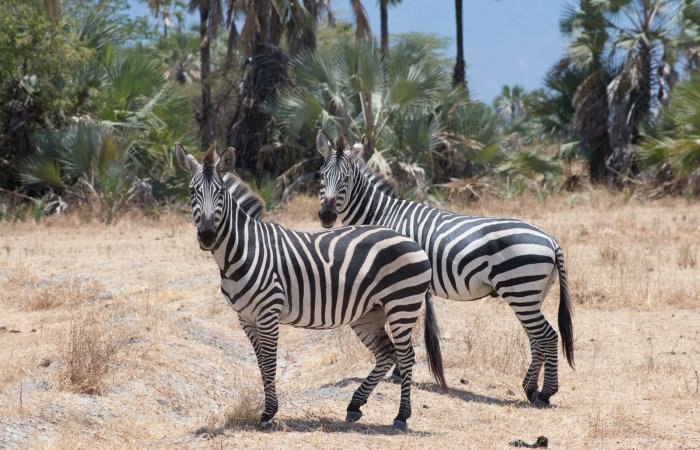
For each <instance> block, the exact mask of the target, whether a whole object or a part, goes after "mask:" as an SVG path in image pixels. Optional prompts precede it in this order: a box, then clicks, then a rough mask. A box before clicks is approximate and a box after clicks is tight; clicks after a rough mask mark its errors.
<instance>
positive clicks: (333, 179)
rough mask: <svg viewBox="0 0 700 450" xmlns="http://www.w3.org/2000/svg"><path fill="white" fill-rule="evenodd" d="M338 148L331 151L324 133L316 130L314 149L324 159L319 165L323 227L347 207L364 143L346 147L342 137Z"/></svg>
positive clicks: (332, 222) (320, 214)
mask: <svg viewBox="0 0 700 450" xmlns="http://www.w3.org/2000/svg"><path fill="white" fill-rule="evenodd" d="M337 147H338V148H337V149H336V150H333V148H332V146H331V143H330V142H329V141H328V139H327V138H326V135H325V134H323V131H320V130H319V132H318V135H317V136H316V149H317V150H318V151H319V153H321V155H323V158H324V161H323V167H321V208H320V209H319V210H318V217H319V219H321V225H323V227H324V228H331V227H332V226H333V225H334V224H335V221H336V219H337V218H338V212H343V211H344V210H345V208H346V207H347V203H348V200H349V196H350V192H352V183H353V166H354V164H355V159H356V158H357V157H359V155H360V154H361V152H362V147H363V144H359V143H358V144H355V145H353V146H352V147H349V148H345V146H344V143H343V140H342V137H341V139H340V140H339V142H338V145H337Z"/></svg>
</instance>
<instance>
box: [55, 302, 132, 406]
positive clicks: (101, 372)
mask: <svg viewBox="0 0 700 450" xmlns="http://www.w3.org/2000/svg"><path fill="white" fill-rule="evenodd" d="M127 344H128V339H127V337H126V334H125V333H124V330H123V329H121V328H119V327H115V326H110V325H109V324H108V323H107V321H106V320H105V317H103V316H102V315H101V314H99V313H98V312H97V311H96V310H95V308H88V309H87V310H85V311H78V312H77V314H76V317H74V318H73V319H71V320H70V322H69V324H68V328H67V329H66V330H65V331H64V332H62V333H61V334H60V335H59V337H58V354H59V358H60V359H61V361H62V363H63V364H62V365H61V367H60V371H59V379H58V385H59V387H60V388H61V389H64V390H67V391H71V392H75V393H78V394H87V395H100V394H103V393H104V391H105V388H106V386H107V381H108V376H109V375H111V374H112V373H113V372H114V371H115V369H116V368H117V367H118V366H119V363H120V362H121V361H123V358H124V356H125V354H126V351H127Z"/></svg>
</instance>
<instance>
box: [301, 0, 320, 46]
mask: <svg viewBox="0 0 700 450" xmlns="http://www.w3.org/2000/svg"><path fill="white" fill-rule="evenodd" d="M316 3H317V0H304V8H306V10H307V11H308V12H309V14H311V20H312V21H313V23H312V24H311V29H310V30H309V32H308V33H306V34H305V36H304V40H303V42H302V48H304V49H306V50H308V51H310V52H315V51H316V20H317V19H318V5H317V4H316Z"/></svg>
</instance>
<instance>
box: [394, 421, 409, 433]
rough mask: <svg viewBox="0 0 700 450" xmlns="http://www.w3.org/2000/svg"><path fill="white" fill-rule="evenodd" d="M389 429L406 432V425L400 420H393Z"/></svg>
mask: <svg viewBox="0 0 700 450" xmlns="http://www.w3.org/2000/svg"><path fill="white" fill-rule="evenodd" d="M391 429H392V430H394V431H398V432H400V433H408V425H406V422H403V421H401V420H394V424H393V425H392V426H391Z"/></svg>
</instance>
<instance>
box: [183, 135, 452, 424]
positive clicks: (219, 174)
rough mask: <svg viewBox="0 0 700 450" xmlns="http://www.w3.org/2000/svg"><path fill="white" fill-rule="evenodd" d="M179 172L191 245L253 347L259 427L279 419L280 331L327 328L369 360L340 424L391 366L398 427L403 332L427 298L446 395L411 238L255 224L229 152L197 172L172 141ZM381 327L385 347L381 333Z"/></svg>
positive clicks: (403, 412)
mask: <svg viewBox="0 0 700 450" xmlns="http://www.w3.org/2000/svg"><path fill="white" fill-rule="evenodd" d="M175 146H176V152H177V157H178V161H179V162H180V165H181V166H182V167H183V168H184V169H186V170H188V171H189V172H190V173H191V174H192V180H191V182H190V193H191V199H192V215H193V218H194V223H195V225H196V227H197V239H198V241H199V246H200V248H201V249H202V250H206V251H211V252H212V254H213V256H214V259H215V260H216V262H217V264H218V265H219V269H220V272H221V292H222V293H223V294H224V296H225V297H226V299H227V300H228V301H229V303H230V304H231V306H232V307H233V309H235V310H236V312H237V313H238V317H239V320H240V323H241V326H242V327H243V330H244V331H245V333H246V335H247V336H248V338H249V339H250V341H251V343H252V344H253V349H254V350H255V355H256V357H257V360H258V365H259V367H260V372H261V374H262V378H263V384H264V388H265V408H264V411H263V413H262V416H261V418H260V421H261V423H263V424H266V423H267V422H269V421H270V419H272V418H273V417H274V415H275V414H276V412H277V395H276V393H275V371H276V365H277V361H276V358H277V338H278V334H279V324H280V323H284V324H289V325H293V326H296V327H304V328H316V329H324V328H334V327H338V326H340V325H344V324H349V325H350V326H351V327H352V329H353V330H354V331H355V333H356V334H357V335H358V336H359V338H360V339H361V340H362V342H363V343H364V344H365V346H367V348H368V349H369V350H370V351H372V353H373V354H374V356H375V358H376V365H375V367H374V369H373V370H372V372H371V373H370V374H369V376H368V377H367V378H366V379H365V380H364V381H363V382H362V383H361V385H360V387H359V388H358V389H357V390H356V391H355V393H354V394H353V397H352V400H351V401H350V404H349V405H348V407H347V416H346V420H347V421H349V422H353V421H356V420H359V419H360V417H361V416H362V412H361V411H360V407H361V406H362V405H364V404H365V403H366V402H367V397H368V396H369V394H370V393H371V392H372V390H373V389H374V388H375V386H376V385H377V383H378V382H379V381H380V380H381V378H382V377H383V376H384V375H385V374H386V372H387V371H388V370H389V369H390V368H391V367H392V365H394V364H397V366H398V367H399V368H400V374H401V402H400V407H399V413H398V415H397V416H396V419H394V428H396V429H399V430H405V429H406V420H407V419H408V418H409V417H410V415H411V403H410V387H411V377H412V368H413V363H414V361H415V357H414V353H413V347H412V345H411V334H412V331H413V327H414V325H415V324H416V320H417V318H418V316H419V313H420V307H421V304H422V303H423V300H424V299H425V302H426V316H425V336H424V337H425V342H426V348H427V353H428V359H429V367H430V370H431V372H432V373H433V375H434V376H435V378H436V379H437V381H438V382H439V384H440V385H441V386H442V387H443V388H445V387H446V385H445V379H444V375H443V369H442V359H441V355H440V345H439V329H438V326H437V322H436V319H435V315H434V310H433V306H432V297H431V295H430V291H429V286H430V262H429V261H428V257H427V255H426V254H425V252H424V251H423V249H422V248H421V247H420V246H419V245H418V244H416V242H414V241H413V240H411V239H408V238H406V237H404V236H402V235H401V234H399V233H396V232H395V231H392V230H389V229H386V228H381V227H346V228H340V229H337V230H333V231H331V232H320V233H301V232H296V231H293V230H288V229H286V228H284V227H282V226H280V225H277V224H274V223H267V222H261V221H259V218H260V214H261V212H262V206H263V204H262V200H261V199H260V198H259V197H258V196H257V195H255V194H254V193H253V192H252V191H251V190H250V188H249V187H248V186H247V185H246V184H245V183H243V182H242V181H241V180H240V179H239V178H238V177H236V176H234V175H231V174H226V175H225V176H223V174H224V173H225V172H227V171H230V170H232V168H233V161H234V150H233V148H228V149H227V150H226V151H224V152H223V153H222V155H221V158H219V157H218V156H217V155H216V152H215V149H214V146H212V147H210V148H209V150H208V152H207V153H206V155H205V157H204V160H203V164H202V165H201V166H200V165H199V163H198V162H197V161H196V160H195V158H194V157H192V156H191V155H188V154H187V153H186V152H185V149H184V148H183V147H182V146H181V145H180V144H175ZM385 323H387V324H388V325H389V330H390V332H391V336H392V338H393V343H392V340H391V339H390V338H389V336H388V335H387V333H386V331H385V327H384V325H385Z"/></svg>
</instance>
